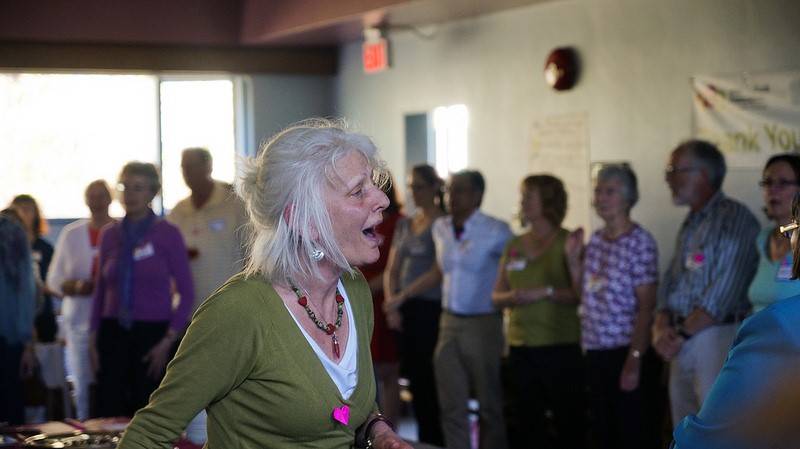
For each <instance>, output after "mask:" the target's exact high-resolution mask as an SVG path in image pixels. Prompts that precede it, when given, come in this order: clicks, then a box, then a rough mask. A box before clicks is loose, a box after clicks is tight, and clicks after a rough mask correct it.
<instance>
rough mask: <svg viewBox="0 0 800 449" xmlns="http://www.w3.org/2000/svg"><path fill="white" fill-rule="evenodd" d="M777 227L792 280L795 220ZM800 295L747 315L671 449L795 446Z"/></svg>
mask: <svg viewBox="0 0 800 449" xmlns="http://www.w3.org/2000/svg"><path fill="white" fill-rule="evenodd" d="M799 216H800V193H797V194H795V196H794V200H793V201H792V205H791V217H792V218H791V222H790V223H787V224H785V225H783V226H780V229H779V230H780V232H782V233H784V235H786V237H788V238H789V239H790V240H791V246H792V253H793V254H794V260H795V263H794V266H793V267H792V274H791V279H792V282H797V278H798V276H800V264H798V263H797V261H798V260H800V244H799V243H800V240H798V237H797V235H795V234H797V228H798V224H797V220H798V218H800V217H799ZM798 322H800V295H798V296H792V297H790V298H786V299H783V300H781V301H777V302H775V303H773V304H771V305H769V306H768V307H766V308H765V309H764V310H762V311H760V312H758V313H756V314H754V315H752V316H751V317H750V318H748V319H746V320H745V321H744V323H742V326H741V327H740V328H739V330H738V332H737V334H736V339H735V340H734V342H733V345H732V346H731V349H730V351H729V352H728V358H727V359H726V361H725V366H723V368H722V371H721V372H720V373H719V376H717V380H716V381H715V382H714V387H713V388H712V389H711V392H710V393H709V394H708V397H707V398H706V401H705V402H704V403H703V407H702V408H701V409H700V411H699V412H698V413H697V414H692V415H689V416H687V417H686V418H684V419H683V421H681V422H680V423H679V424H678V425H677V427H676V428H675V431H674V432H673V437H674V440H673V442H672V445H671V446H670V447H671V448H672V449H751V448H797V447H800V432H798V431H797V429H798V425H800V407H798V406H797V404H798V403H800V382H798V381H797V373H798V372H800V327H798V326H797V323H798Z"/></svg>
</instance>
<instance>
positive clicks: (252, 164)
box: [235, 118, 388, 282]
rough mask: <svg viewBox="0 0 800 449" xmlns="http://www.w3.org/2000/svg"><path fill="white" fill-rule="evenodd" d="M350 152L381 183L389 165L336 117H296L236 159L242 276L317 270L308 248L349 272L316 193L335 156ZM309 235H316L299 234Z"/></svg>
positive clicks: (327, 179)
mask: <svg viewBox="0 0 800 449" xmlns="http://www.w3.org/2000/svg"><path fill="white" fill-rule="evenodd" d="M352 151H357V152H359V153H361V154H362V155H364V157H365V158H366V159H367V161H368V162H369V164H370V165H371V166H372V168H373V169H374V178H373V179H374V181H375V182H376V183H377V184H379V185H383V184H385V182H386V180H387V179H388V176H387V173H388V172H387V171H386V168H385V163H384V162H383V160H381V159H380V157H379V156H378V152H377V149H376V148H375V145H374V144H373V143H372V140H371V139H370V138H369V137H367V136H365V135H363V134H360V133H357V132H355V131H353V130H351V129H350V128H349V125H348V124H347V123H346V122H345V121H344V120H341V119H339V120H331V119H322V118H315V119H308V120H304V121H302V122H299V123H296V124H294V125H292V126H290V127H288V128H286V129H285V130H283V131H281V132H279V133H278V134H276V135H275V136H273V137H272V138H271V139H270V140H269V141H267V142H266V143H264V144H263V145H262V147H261V149H260V151H259V154H258V155H257V156H256V157H254V158H248V159H244V160H243V161H242V162H243V165H242V169H241V171H240V176H239V177H238V178H237V180H236V184H235V187H236V193H237V194H238V195H239V196H240V197H241V198H242V200H243V201H244V203H245V207H246V209H247V214H248V217H249V223H248V226H249V228H250V229H249V232H248V235H249V236H250V237H249V239H250V242H249V244H248V258H247V262H246V264H245V273H246V274H247V275H248V276H250V275H253V274H256V273H260V274H261V275H263V276H264V277H265V278H266V279H268V280H269V281H270V282H283V281H286V280H287V279H300V278H302V277H308V276H312V275H313V276H316V277H320V276H321V274H320V271H319V266H318V264H317V262H316V261H314V260H313V258H311V256H310V254H311V252H312V251H313V250H314V249H319V250H322V251H323V252H324V253H325V257H326V258H327V259H328V260H329V261H331V262H333V263H334V264H335V265H336V266H338V267H340V268H341V269H342V270H344V271H346V272H349V273H351V274H352V273H353V272H354V269H353V267H351V266H350V264H349V263H348V262H347V260H346V259H345V256H344V254H343V253H342V251H341V249H340V248H339V245H338V244H337V242H336V240H335V238H334V234H333V228H332V225H331V219H330V214H329V211H328V209H327V207H326V206H325V201H324V198H323V192H324V190H325V188H326V187H327V185H329V184H330V183H339V182H341V180H340V179H339V177H338V175H337V172H336V163H337V161H338V160H339V159H341V158H342V157H344V156H346V155H348V154H350V153H351V152H352ZM287 207H290V213H289V214H288V221H287V220H286V217H284V210H286V208H287ZM311 235H316V236H317V240H315V241H311V239H310V238H303V236H311Z"/></svg>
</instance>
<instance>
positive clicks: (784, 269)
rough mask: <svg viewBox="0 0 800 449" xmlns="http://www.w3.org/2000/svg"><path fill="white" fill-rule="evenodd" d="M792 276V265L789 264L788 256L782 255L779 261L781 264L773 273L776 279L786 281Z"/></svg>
mask: <svg viewBox="0 0 800 449" xmlns="http://www.w3.org/2000/svg"><path fill="white" fill-rule="evenodd" d="M791 277H792V265H791V264H789V258H788V257H784V258H783V260H782V261H781V266H780V267H778V272H777V273H775V280H776V281H788V280H790V278H791Z"/></svg>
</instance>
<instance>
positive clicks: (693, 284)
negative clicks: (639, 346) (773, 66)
mask: <svg viewBox="0 0 800 449" xmlns="http://www.w3.org/2000/svg"><path fill="white" fill-rule="evenodd" d="M725 171H726V167H725V159H724V157H723V155H722V153H721V152H720V151H719V149H717V147H716V146H714V145H713V144H711V143H709V142H705V141H702V140H690V141H687V142H684V143H682V144H680V145H679V146H678V147H677V148H676V149H675V150H674V151H673V152H672V154H671V155H670V158H669V165H668V166H667V170H666V173H665V174H666V182H667V185H668V186H669V189H670V191H671V193H672V200H673V203H674V204H675V205H678V206H688V207H689V214H688V216H687V217H686V219H685V220H684V222H683V225H682V226H681V230H680V232H679V233H678V237H677V242H676V246H675V252H674V254H673V258H672V261H671V262H670V263H669V265H668V267H667V270H666V272H665V273H664V277H663V280H662V282H661V284H660V287H659V295H658V305H657V306H656V313H657V314H656V319H655V322H654V324H653V347H654V348H655V350H656V352H657V353H658V354H659V355H660V356H661V357H662V358H663V359H664V360H666V361H669V362H670V376H669V377H670V379H669V397H670V403H671V408H672V419H673V423H678V422H679V421H680V420H681V419H682V418H683V417H684V416H686V415H688V414H691V413H696V412H697V411H698V410H699V409H700V406H702V404H703V401H704V400H705V397H706V395H707V394H708V392H709V390H710V389H711V385H712V384H713V383H714V380H715V379H716V377H717V375H718V374H719V371H720V369H721V367H722V364H723V362H724V360H725V357H726V354H727V351H728V348H729V347H730V345H731V342H732V341H733V337H734V335H735V333H736V330H737V328H738V326H739V323H740V322H741V320H742V319H743V318H744V317H745V316H746V315H747V314H748V313H749V311H750V308H751V306H750V303H749V301H748V298H747V288H748V286H749V284H750V281H751V280H752V279H753V276H754V275H755V272H756V268H757V263H758V255H757V252H756V247H755V244H754V242H755V238H756V235H757V234H758V231H759V224H758V221H757V220H756V218H755V217H754V216H753V214H752V213H751V212H750V210H749V209H748V208H747V207H746V206H745V205H743V204H741V203H740V202H738V201H735V200H733V199H731V198H728V197H727V196H725V194H724V193H723V192H722V191H721V187H722V181H723V180H724V178H725Z"/></svg>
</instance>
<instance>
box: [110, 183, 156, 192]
mask: <svg viewBox="0 0 800 449" xmlns="http://www.w3.org/2000/svg"><path fill="white" fill-rule="evenodd" d="M117 190H119V191H120V192H133V193H142V192H146V191H148V190H150V188H149V187H148V186H146V185H144V184H129V185H125V184H123V183H119V184H117Z"/></svg>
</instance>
